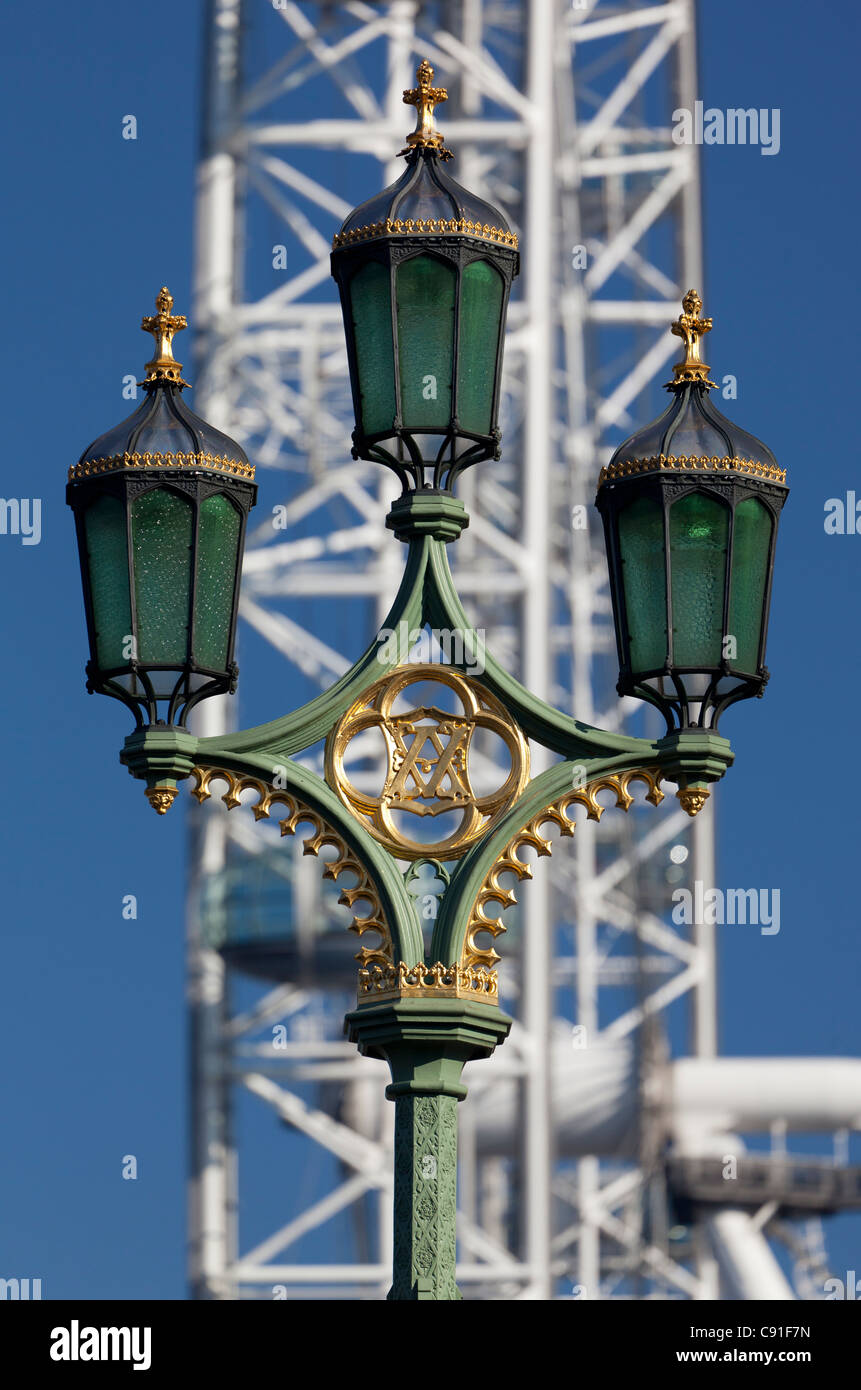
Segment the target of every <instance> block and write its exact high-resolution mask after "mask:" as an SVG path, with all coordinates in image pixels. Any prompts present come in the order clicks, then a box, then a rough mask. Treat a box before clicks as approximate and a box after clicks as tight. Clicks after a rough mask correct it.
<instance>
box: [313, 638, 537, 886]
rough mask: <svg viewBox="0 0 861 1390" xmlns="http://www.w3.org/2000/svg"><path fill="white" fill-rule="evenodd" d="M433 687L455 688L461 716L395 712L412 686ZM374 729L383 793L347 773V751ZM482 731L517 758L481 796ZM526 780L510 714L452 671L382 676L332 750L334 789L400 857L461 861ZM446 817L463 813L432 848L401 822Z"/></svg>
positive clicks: (419, 668)
mask: <svg viewBox="0 0 861 1390" xmlns="http://www.w3.org/2000/svg"><path fill="white" fill-rule="evenodd" d="M427 682H433V683H434V684H435V685H443V686H446V687H447V688H448V689H449V690H452V691H453V692H454V694H455V695H456V697H457V699H458V700H459V702H460V704H461V706H462V709H463V713H462V714H449V713H447V712H446V711H444V710H441V709H439V708H437V707H436V706H435V705H421V706H418V707H415V708H412V709H409V710H407V711H406V712H405V713H397V714H396V713H395V712H394V706H395V703H396V702H397V700H398V698H399V697H400V696H401V695H403V694H404V693H405V692H406V691H407V690H408V689H409V687H410V686H413V685H419V684H422V683H427ZM370 730H378V731H379V733H380V734H381V735H382V738H383V741H384V746H385V752H386V756H387V770H386V773H385V779H384V782H383V786H382V788H381V789H380V790H379V791H365V790H360V789H359V788H358V787H356V786H354V784H353V782H352V781H351V779H350V777H349V776H348V775H347V772H346V770H345V767H344V762H345V755H346V752H347V748H348V746H349V745H350V744H351V743H352V741H353V740H354V739H357V738H358V737H359V736H360V735H364V734H366V733H368V732H369V731H370ZM479 730H486V731H488V732H490V733H493V734H496V735H497V736H498V737H499V738H500V739H501V740H502V742H503V743H504V744H505V747H506V749H507V750H508V755H509V757H510V760H511V769H510V771H509V773H508V776H507V777H506V778H505V780H504V781H503V782H502V784H501V785H500V786H498V787H497V788H496V789H495V790H494V791H492V792H490V793H488V794H486V795H483V796H479V795H478V794H477V793H476V792H475V791H474V789H473V786H472V782H471V780H470V754H471V751H472V744H473V741H474V738H475V734H476V732H477V731H479ZM363 743H366V740H364V739H363ZM354 751H355V750H354ZM528 780H529V746H528V744H527V742H526V739H525V738H524V736H523V734H522V733H521V731H520V729H519V728H518V726H517V725H516V724H515V723H514V721H513V720H512V718H511V716H510V715H509V714H508V712H507V711H506V710H505V708H504V707H503V706H502V705H501V704H500V702H499V701H498V700H497V699H496V698H495V696H493V695H491V694H490V692H489V691H488V690H485V688H484V687H483V686H482V685H480V684H479V683H478V681H475V680H473V679H472V678H471V677H469V676H465V675H462V674H461V673H460V672H459V671H456V670H454V669H453V668H452V667H448V666H434V665H430V664H421V665H415V666H409V667H399V668H398V670H397V671H395V672H394V673H392V674H390V675H388V676H384V677H383V678H382V680H379V681H377V682H376V683H375V684H374V685H372V686H371V687H370V689H369V690H367V691H366V692H365V694H364V695H362V696H361V697H360V698H359V699H358V700H357V701H356V702H355V704H353V705H352V706H351V708H350V709H348V710H347V712H346V713H345V714H344V715H342V717H341V719H340V720H339V721H338V723H337V724H336V726H335V728H334V729H333V730H332V733H331V734H330V735H329V739H328V741H327V744H326V781H327V782H328V783H329V786H330V787H332V789H333V790H334V791H335V792H336V793H337V795H338V796H339V797H340V799H341V801H343V803H344V805H345V806H346V807H348V809H349V810H351V811H352V812H353V814H354V815H355V816H356V817H357V819H358V820H360V821H361V823H362V825H364V826H365V828H366V829H367V830H368V831H369V832H370V834H371V835H373V836H374V838H375V839H376V840H377V841H378V842H379V843H380V844H381V845H384V846H385V848H386V849H387V850H389V852H390V853H391V854H393V855H395V856H396V857H397V858H399V859H422V858H425V857H429V858H433V859H442V860H445V859H459V858H460V857H461V855H463V854H465V853H466V851H467V850H468V849H469V847H470V846H471V845H473V844H474V843H475V842H476V840H477V839H479V837H480V836H481V835H483V834H484V833H485V832H486V831H487V829H488V827H489V826H490V825H491V824H492V823H493V822H494V821H495V820H496V819H497V818H498V817H499V816H501V815H503V814H504V813H505V811H506V810H507V809H508V808H509V806H511V805H512V804H513V802H514V801H515V800H516V799H517V797H518V796H519V795H520V793H521V792H522V791H523V788H524V787H525V786H526V783H527V781H528ZM444 812H459V813H460V816H461V819H460V823H459V825H458V826H457V828H456V829H455V830H454V831H452V832H451V833H450V834H448V835H445V836H443V837H441V838H440V839H438V840H436V841H434V842H431V841H418V840H414V839H411V838H410V837H409V836H408V835H406V834H405V833H404V832H403V830H402V828H401V825H400V823H399V821H398V819H396V817H398V816H399V815H400V814H402V813H406V814H409V815H413V816H417V817H426V816H438V815H441V814H443V813H444Z"/></svg>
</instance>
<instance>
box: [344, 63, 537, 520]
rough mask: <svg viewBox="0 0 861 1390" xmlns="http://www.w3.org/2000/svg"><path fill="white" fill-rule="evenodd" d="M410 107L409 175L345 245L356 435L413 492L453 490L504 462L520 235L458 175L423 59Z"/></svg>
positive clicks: (440, 93) (361, 214)
mask: <svg viewBox="0 0 861 1390" xmlns="http://www.w3.org/2000/svg"><path fill="white" fill-rule="evenodd" d="M416 80H417V84H418V85H417V86H416V87H415V88H413V89H411V90H409V91H406V92H404V102H405V103H407V104H409V105H413V106H415V107H416V108H417V111H418V121H417V126H416V129H415V131H414V132H413V134H412V135H410V136H409V138H408V141H407V147H406V149H405V150H402V151H401V153H402V154H405V155H406V161H407V167H406V169H405V171H404V173H403V175H402V176H401V178H400V179H398V181H397V182H396V183H394V184H392V185H391V187H389V188H387V189H386V190H385V191H384V192H383V193H380V194H378V195H377V197H375V198H372V199H371V200H370V201H369V202H367V203H363V204H361V206H360V207H358V208H356V210H355V211H354V212H352V213H351V214H350V216H349V217H348V218H347V220H346V222H344V224H343V226H342V227H341V230H340V231H339V232H338V234H337V236H336V237H335V239H334V249H333V251H332V274H333V276H334V277H335V280H336V281H337V283H338V287H339V290H340V295H341V307H342V311H343V315H344V327H345V332H346V338H347V356H348V361H349V368H350V383H351V386H352V392H353V405H354V409H355V417H356V428H355V430H354V432H353V446H354V447H353V457H354V458H364V459H374V460H376V461H377V462H379V463H384V464H386V465H387V466H388V467H390V468H392V469H394V471H395V472H396V473H397V475H398V477H399V478H400V479H401V483H402V485H403V489H404V492H409V491H414V490H419V489H424V488H436V489H446V490H450V489H451V487H452V484H453V482H454V479H455V478H456V477H457V475H458V474H459V473H461V472H462V471H463V470H464V469H465V468H467V467H469V466H470V465H471V464H473V463H478V462H480V461H481V460H483V459H489V458H499V441H500V437H501V436H500V431H499V426H498V414H499V382H500V374H501V368H502V344H503V336H504V331H505V316H506V310H507V306H508V297H509V292H510V289H511V282H512V280H513V278H514V276H515V275H516V274H517V272H518V266H519V257H518V252H517V237H516V235H515V233H514V232H512V231H511V230H510V228H509V226H508V223H507V222H506V220H505V218H504V217H503V216H502V214H501V213H500V212H499V211H498V210H497V209H496V208H494V207H491V205H490V204H489V203H485V202H483V201H482V200H481V199H480V198H477V197H476V196H475V195H474V194H472V193H469V192H468V191H467V190H466V189H465V188H462V187H461V186H460V184H458V183H455V181H454V180H453V179H452V178H450V177H449V175H448V174H447V173H446V171H445V169H444V167H443V166H444V163H445V161H446V160H448V159H450V158H451V157H452V156H451V153H450V151H449V150H446V149H445V148H444V146H443V141H442V136H441V135H440V134H439V132H438V131H437V130H435V129H434V125H433V109H434V106H435V105H437V104H438V103H439V102H441V101H445V100H446V97H447V93H446V92H445V90H444V89H443V88H441V87H434V86H433V68H432V67H431V65H430V63H428V61H427V60H426V59H425V61H424V62H423V63H421V64H420V66H419V68H418V70H417V72H416Z"/></svg>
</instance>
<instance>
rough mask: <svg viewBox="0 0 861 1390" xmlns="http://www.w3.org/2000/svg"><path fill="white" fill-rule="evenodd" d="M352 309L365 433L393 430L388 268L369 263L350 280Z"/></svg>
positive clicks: (390, 302) (393, 398)
mask: <svg viewBox="0 0 861 1390" xmlns="http://www.w3.org/2000/svg"><path fill="white" fill-rule="evenodd" d="M350 307H351V311H352V315H353V336H354V341H355V345H356V365H357V368H358V375H359V396H360V399H361V427H362V430H363V431H364V433H365V434H379V433H380V431H381V430H390V429H391V428H392V426H393V424H394V420H395V350H394V347H393V344H392V299H391V281H390V276H389V271H388V268H387V267H386V266H384V265H380V263H379V261H369V262H368V263H367V265H363V266H362V268H361V270H359V271H357V272H356V274H355V275H354V276H353V278H352V280H351V281H350Z"/></svg>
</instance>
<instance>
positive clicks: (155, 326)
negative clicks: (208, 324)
mask: <svg viewBox="0 0 861 1390" xmlns="http://www.w3.org/2000/svg"><path fill="white" fill-rule="evenodd" d="M155 307H156V309H157V310H158V313H156V314H151V315H150V316H149V317H145V318H142V319H141V328H142V329H143V331H144V333H151V334H152V336H153V337H154V338H155V345H156V350H155V356H154V357H153V359H152V361H151V362H147V364H146V377H145V378H144V380H143V381H141V382H138V385H139V386H145V385H146V384H147V382H149V381H169V382H172V383H173V384H174V385H175V386H187V385H188V382H187V381H183V379H182V377H181V376H180V373H181V371H182V363H181V362H177V360H176V358H175V357H174V355H173V348H172V347H171V344H172V342H173V335H174V333H179V332H180V330H181V329H183V328H187V327H188V320H187V319H186V317H185V314H172V313H171V312H170V311H171V309H172V308H173V295H172V294H171V292H170V290H169V289H168V287H167V285H162V287H161V289H160V290H159V292H158V295H157V296H156V301H155Z"/></svg>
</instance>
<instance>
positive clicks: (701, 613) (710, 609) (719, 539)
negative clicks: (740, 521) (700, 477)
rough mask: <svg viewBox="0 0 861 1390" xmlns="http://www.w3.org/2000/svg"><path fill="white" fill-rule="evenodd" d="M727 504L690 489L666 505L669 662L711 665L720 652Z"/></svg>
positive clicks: (700, 667) (699, 667)
mask: <svg viewBox="0 0 861 1390" xmlns="http://www.w3.org/2000/svg"><path fill="white" fill-rule="evenodd" d="M728 538H729V508H728V507H725V506H724V505H723V503H722V502H719V501H718V500H717V499H716V498H714V497H706V496H705V494H704V493H701V492H690V493H688V494H687V496H685V497H681V498H680V499H679V501H678V502H675V503H674V504H673V506H672V507H671V508H670V557H671V558H670V565H671V574H672V594H673V664H674V665H675V666H682V667H693V668H694V669H696V670H711V669H713V668H715V667H717V666H719V665H720V661H721V657H722V654H723V609H724V593H725V589H726V565H727V541H728Z"/></svg>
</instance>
